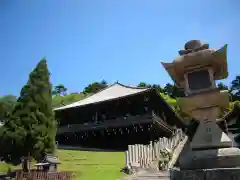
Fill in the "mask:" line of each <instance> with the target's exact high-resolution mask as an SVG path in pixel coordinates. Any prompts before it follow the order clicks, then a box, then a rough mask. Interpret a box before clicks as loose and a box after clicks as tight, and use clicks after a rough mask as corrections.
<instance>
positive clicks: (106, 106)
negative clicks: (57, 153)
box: [54, 82, 186, 150]
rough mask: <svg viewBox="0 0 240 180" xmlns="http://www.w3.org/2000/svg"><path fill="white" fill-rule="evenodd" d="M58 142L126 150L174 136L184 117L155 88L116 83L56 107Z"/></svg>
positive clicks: (182, 124)
mask: <svg viewBox="0 0 240 180" xmlns="http://www.w3.org/2000/svg"><path fill="white" fill-rule="evenodd" d="M54 111H55V115H56V118H57V120H58V123H59V127H58V132H57V137H56V138H57V141H58V144H59V145H65V146H79V147H86V148H101V149H114V150H125V149H127V146H128V145H129V144H146V143H149V141H154V140H157V139H158V138H159V137H163V136H164V137H169V136H171V135H172V134H173V133H174V132H175V130H176V128H182V129H185V128H186V124H185V123H184V121H183V120H182V119H181V118H180V117H179V116H178V115H177V114H176V113H175V112H174V111H173V109H172V107H170V105H168V104H167V102H166V101H165V100H164V99H163V98H162V97H161V95H160V93H159V92H157V90H156V89H154V88H142V87H131V86H126V85H123V84H120V83H118V82H117V83H114V84H112V85H110V86H108V87H107V88H105V89H103V90H102V91H100V92H98V93H96V94H94V95H92V96H90V97H87V98H86V99H83V100H81V101H78V102H75V103H72V104H69V105H66V106H63V107H60V108H56V109H54Z"/></svg>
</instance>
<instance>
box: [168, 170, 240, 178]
mask: <svg viewBox="0 0 240 180" xmlns="http://www.w3.org/2000/svg"><path fill="white" fill-rule="evenodd" d="M170 180H240V168H221V169H201V170H181V171H180V170H176V169H171V170H170Z"/></svg>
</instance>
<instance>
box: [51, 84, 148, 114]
mask: <svg viewBox="0 0 240 180" xmlns="http://www.w3.org/2000/svg"><path fill="white" fill-rule="evenodd" d="M148 90H150V88H143V87H132V86H125V85H123V84H120V83H118V82H117V83H114V84H112V85H110V86H108V87H107V88H105V89H103V90H102V91H100V92H98V93H96V94H94V95H92V96H89V97H87V98H86V99H83V100H80V101H78V102H75V103H72V104H69V105H66V106H63V107H59V108H55V109H54V111H58V110H63V109H67V108H73V107H79V106H84V105H88V104H94V103H99V102H103V101H108V100H114V99H118V98H122V97H126V96H130V95H134V94H138V93H141V92H145V91H148Z"/></svg>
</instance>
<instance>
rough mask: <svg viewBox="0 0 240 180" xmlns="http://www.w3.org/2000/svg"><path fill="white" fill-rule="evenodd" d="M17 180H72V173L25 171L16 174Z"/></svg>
mask: <svg viewBox="0 0 240 180" xmlns="http://www.w3.org/2000/svg"><path fill="white" fill-rule="evenodd" d="M15 179H16V180H24V179H28V180H72V173H71V172H54V173H50V172H42V171H31V172H29V173H24V172H23V171H17V172H16V178H15Z"/></svg>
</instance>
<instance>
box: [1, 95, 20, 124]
mask: <svg viewBox="0 0 240 180" xmlns="http://www.w3.org/2000/svg"><path fill="white" fill-rule="evenodd" d="M16 101H17V99H16V96H13V95H7V96H3V97H0V121H3V122H4V121H6V120H7V118H8V117H9V114H10V113H11V111H12V110H13V108H14V106H15V104H16Z"/></svg>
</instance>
